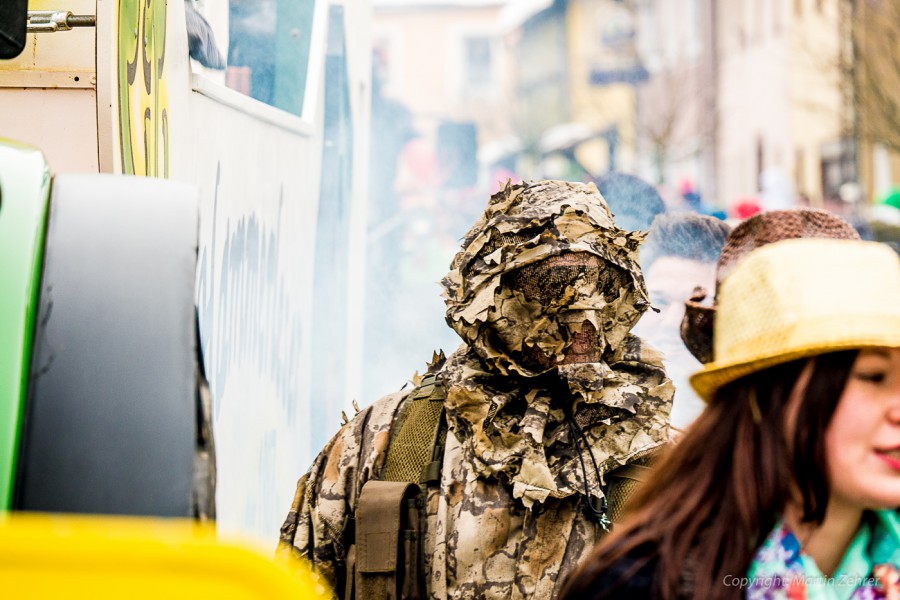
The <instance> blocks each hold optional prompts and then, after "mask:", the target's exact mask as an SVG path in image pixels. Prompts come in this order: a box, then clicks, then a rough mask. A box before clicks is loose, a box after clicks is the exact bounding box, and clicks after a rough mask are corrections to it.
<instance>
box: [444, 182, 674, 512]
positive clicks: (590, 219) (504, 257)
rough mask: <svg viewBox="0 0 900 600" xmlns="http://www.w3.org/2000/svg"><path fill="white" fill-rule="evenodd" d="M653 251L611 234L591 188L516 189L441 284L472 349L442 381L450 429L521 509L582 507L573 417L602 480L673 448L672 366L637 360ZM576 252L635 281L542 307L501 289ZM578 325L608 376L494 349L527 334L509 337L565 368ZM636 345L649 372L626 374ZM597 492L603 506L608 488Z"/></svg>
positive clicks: (573, 288)
mask: <svg viewBox="0 0 900 600" xmlns="http://www.w3.org/2000/svg"><path fill="white" fill-rule="evenodd" d="M643 238H644V234H643V233H641V232H628V231H624V230H622V229H619V228H618V227H617V226H616V225H615V223H614V222H613V217H612V215H611V214H610V212H609V209H608V208H607V206H606V203H605V202H604V200H603V198H602V197H601V196H600V193H599V192H598V191H597V188H596V187H595V186H594V184H592V183H591V184H581V183H570V182H562V181H540V182H536V183H529V182H523V183H519V184H516V185H510V184H508V185H507V186H506V187H505V189H503V190H502V191H501V192H499V193H498V194H495V195H494V196H493V197H492V198H491V201H490V204H489V205H488V208H487V211H486V212H485V214H484V216H483V217H482V218H481V219H479V221H478V222H477V223H476V224H475V225H474V226H473V227H472V228H471V229H470V231H469V232H468V233H467V234H466V236H465V238H464V241H463V247H462V250H461V251H460V252H459V253H458V254H457V255H456V257H455V258H454V260H453V264H452V270H451V271H450V273H449V274H448V275H447V276H446V277H445V278H444V280H443V286H444V298H445V301H446V304H447V322H448V323H449V324H450V326H451V327H453V329H454V330H456V332H457V333H459V334H460V336H461V337H462V338H463V339H464V340H465V341H466V346H465V349H464V350H462V351H461V352H458V353H457V354H455V355H454V356H452V357H451V358H450V360H449V361H448V362H447V364H446V365H445V366H444V368H443V370H442V375H443V379H444V380H445V381H446V383H447V385H448V388H449V390H448V397H447V401H446V403H445V406H446V409H447V418H448V421H449V422H450V426H451V428H452V429H453V430H454V432H455V433H456V434H457V437H459V438H460V439H461V440H463V446H464V448H465V451H466V453H467V456H468V459H469V460H471V462H472V464H473V466H474V468H475V470H476V471H477V472H478V474H479V475H480V476H482V477H486V478H490V477H495V478H498V479H500V480H502V481H506V482H508V483H510V484H511V485H512V486H513V496H514V497H515V498H521V499H522V502H523V503H524V504H525V506H531V505H532V504H533V503H534V502H543V501H544V500H546V498H547V497H548V496H552V497H554V498H563V497H566V496H570V495H572V494H575V493H579V492H580V493H584V491H585V489H587V488H586V485H589V483H588V482H585V481H584V476H583V470H584V469H582V467H581V458H580V457H579V456H578V455H577V453H576V452H575V451H574V445H573V444H572V440H571V439H570V432H569V427H567V423H566V418H565V417H566V415H565V411H566V410H568V411H570V414H571V415H572V416H574V420H575V421H576V422H577V423H578V424H579V425H581V426H582V428H583V430H584V433H585V436H586V438H587V439H586V442H587V444H588V446H589V447H590V448H591V451H592V453H593V455H594V459H595V461H596V462H597V464H598V465H599V466H600V470H601V473H602V472H605V471H607V470H609V469H611V468H614V467H616V466H619V465H621V464H625V463H626V462H627V461H628V460H629V459H631V458H632V457H633V456H635V455H637V454H639V453H641V452H644V451H647V450H649V449H653V448H655V447H657V446H658V445H660V444H661V443H662V442H664V441H665V439H666V436H667V432H668V415H669V411H670V409H671V401H672V393H673V388H672V386H671V384H668V382H667V381H666V382H664V383H663V382H661V381H660V374H661V372H662V371H661V366H660V365H661V364H662V360H661V359H662V357H661V356H660V355H659V354H657V353H655V352H654V351H653V350H652V349H650V348H649V347H647V346H645V347H644V348H643V350H642V351H641V350H638V347H639V346H640V341H639V340H638V339H637V338H635V337H634V336H629V334H628V332H629V330H630V329H631V327H633V326H634V324H635V323H636V322H637V321H638V319H639V318H640V316H641V314H642V313H643V312H644V311H645V310H646V309H647V307H648V306H649V299H648V297H647V291H646V287H645V284H644V279H643V276H642V274H641V271H640V267H639V266H638V262H637V252H638V246H639V244H640V243H641V241H643ZM572 252H581V253H587V254H590V255H594V256H596V257H598V258H599V259H601V261H602V263H603V264H605V265H607V266H612V268H614V269H616V270H617V271H620V272H622V273H624V274H626V276H627V278H626V280H625V281H624V282H623V281H622V280H621V279H614V280H607V281H606V283H607V284H614V285H606V286H604V285H603V282H602V280H601V282H600V283H597V282H593V281H586V280H584V279H576V280H574V281H572V282H570V284H569V285H568V288H567V289H566V290H560V293H559V296H558V298H556V299H554V301H553V302H543V303H542V302H537V301H533V300H531V301H529V300H528V299H527V298H525V297H524V296H523V294H522V293H520V292H519V291H518V290H516V289H510V287H509V285H508V284H507V282H506V280H505V278H504V275H505V274H507V273H510V272H513V271H516V270H519V269H522V268H523V267H526V266H528V265H533V264H536V263H540V262H541V261H544V260H546V259H548V258H550V257H555V256H559V255H560V254H563V253H572ZM571 314H575V315H577V318H576V319H575V321H579V322H580V321H583V320H585V321H588V322H590V323H591V324H593V325H594V327H595V328H596V329H597V330H598V331H600V332H601V338H602V340H603V342H602V343H603V344H604V345H605V348H604V352H603V356H602V358H601V360H600V361H599V362H592V363H580V364H562V365H559V366H555V367H551V368H548V369H544V370H542V371H541V370H536V369H534V368H533V367H532V366H530V365H527V364H523V361H522V359H521V358H520V356H521V354H518V353H513V352H511V350H510V348H508V347H505V344H503V343H498V335H497V327H498V325H497V323H498V322H502V323H503V327H504V328H505V329H511V328H513V329H514V328H518V330H519V331H518V332H517V334H516V333H514V334H510V333H509V332H508V331H504V332H502V337H503V339H505V340H509V339H513V340H516V341H521V344H522V345H523V346H533V347H536V348H538V349H539V350H541V351H542V352H543V353H544V354H546V355H547V356H548V357H549V358H550V359H551V362H552V359H555V360H556V361H557V362H558V361H560V360H561V359H562V358H563V353H564V352H565V350H566V348H567V347H568V346H569V345H570V344H571V343H572V337H571V336H570V335H567V328H566V327H565V326H561V322H563V321H566V320H570V319H568V315H571ZM511 323H512V324H513V325H510V324H511ZM626 340H627V343H628V344H629V345H631V346H632V348H631V350H632V355H641V356H642V360H643V361H645V362H644V365H639V364H622V363H620V362H618V359H620V358H621V356H622V354H621V353H619V354H618V355H617V354H616V351H617V350H618V349H620V348H621V347H622V346H623V345H624V344H626ZM521 349H522V348H519V350H521ZM512 350H516V349H515V348H513V349H512ZM644 366H646V367H648V368H644ZM590 487H592V488H593V490H592V494H593V495H596V496H601V495H602V492H601V491H600V490H599V486H598V485H593V486H590Z"/></svg>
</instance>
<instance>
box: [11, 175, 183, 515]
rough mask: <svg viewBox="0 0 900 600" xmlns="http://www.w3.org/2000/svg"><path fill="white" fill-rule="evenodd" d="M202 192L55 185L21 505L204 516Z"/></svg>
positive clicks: (76, 180)
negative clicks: (196, 497)
mask: <svg viewBox="0 0 900 600" xmlns="http://www.w3.org/2000/svg"><path fill="white" fill-rule="evenodd" d="M196 245H197V201H196V191H195V189H194V188H193V187H191V186H187V185H184V184H178V183H174V182H170V181H163V180H155V179H147V178H135V177H124V176H112V175H68V176H58V177H56V179H55V180H54V182H53V190H52V194H51V200H50V217H49V223H48V230H47V243H46V257H45V264H44V273H43V280H42V283H41V297H40V304H39V312H38V316H37V322H38V325H37V327H36V332H35V345H34V351H33V356H32V367H31V372H32V376H31V377H32V379H31V382H30V389H29V401H28V406H27V408H26V424H25V427H24V429H23V439H22V443H21V454H20V459H19V474H18V480H17V487H16V503H15V504H16V508H18V509H21V510H41V511H60V512H87V513H109V514H139V515H159V516H190V515H191V482H192V472H193V464H194V463H193V461H194V447H195V437H196V434H195V419H196V411H195V380H194V376H195V372H194V366H195V360H196V353H195V328H194V294H193V290H194V270H195V266H196Z"/></svg>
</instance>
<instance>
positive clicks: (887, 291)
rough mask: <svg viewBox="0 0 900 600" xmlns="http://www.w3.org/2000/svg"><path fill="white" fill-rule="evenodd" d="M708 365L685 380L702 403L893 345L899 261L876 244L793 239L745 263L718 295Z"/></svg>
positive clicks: (898, 336)
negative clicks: (787, 368) (809, 364)
mask: <svg viewBox="0 0 900 600" xmlns="http://www.w3.org/2000/svg"><path fill="white" fill-rule="evenodd" d="M717 304H718V309H717V312H716V316H715V328H714V334H713V335H714V338H713V349H714V360H713V361H712V362H710V363H707V364H706V365H705V366H704V368H703V370H701V371H699V372H698V373H695V374H694V375H693V376H692V377H691V385H692V386H693V388H694V389H695V390H696V391H697V393H698V394H699V395H700V397H702V398H703V399H704V400H706V401H707V402H708V401H710V400H711V399H712V397H713V396H714V395H715V393H716V390H718V389H719V388H721V387H722V386H723V385H725V384H727V383H730V382H732V381H734V380H736V379H738V378H740V377H743V376H745V375H749V374H750V373H754V372H756V371H760V370H762V369H766V368H768V367H771V366H774V365H777V364H781V363H785V362H788V361H791V360H795V359H798V358H804V357H808V356H814V355H816V354H822V353H825V352H834V351H837V350H848V349H853V348H873V347H898V346H900V258H898V256H897V254H896V253H895V252H894V251H893V250H891V249H890V248H888V247H887V246H885V245H883V244H877V243H874V242H860V241H852V240H834V239H793V240H784V241H780V242H775V243H773V244H768V245H766V246H764V247H762V248H759V249H757V250H754V251H753V252H751V253H750V254H748V255H747V256H746V258H744V259H743V260H742V261H741V262H740V263H739V264H738V265H737V266H736V268H735V269H734V270H733V271H732V272H731V274H730V275H728V276H727V277H726V278H725V279H724V281H723V282H722V285H721V287H720V289H719V293H718V303H717Z"/></svg>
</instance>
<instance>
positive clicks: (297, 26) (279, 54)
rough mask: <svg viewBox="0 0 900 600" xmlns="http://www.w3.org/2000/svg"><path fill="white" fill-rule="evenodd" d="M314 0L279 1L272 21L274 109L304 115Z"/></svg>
mask: <svg viewBox="0 0 900 600" xmlns="http://www.w3.org/2000/svg"><path fill="white" fill-rule="evenodd" d="M315 8H316V3H315V0H279V2H278V8H277V13H276V14H277V19H276V21H275V102H274V104H275V106H277V107H278V108H280V109H282V110H286V111H288V112H289V113H293V114H295V115H298V116H299V115H300V114H301V113H302V112H303V101H304V92H305V90H306V76H307V73H308V71H309V58H310V49H311V48H310V43H311V38H312V28H313V14H314V13H315Z"/></svg>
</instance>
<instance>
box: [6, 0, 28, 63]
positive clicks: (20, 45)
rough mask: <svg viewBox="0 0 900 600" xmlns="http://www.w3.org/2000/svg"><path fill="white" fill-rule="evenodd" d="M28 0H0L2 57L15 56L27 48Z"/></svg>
mask: <svg viewBox="0 0 900 600" xmlns="http://www.w3.org/2000/svg"><path fill="white" fill-rule="evenodd" d="M27 14H28V0H2V2H0V58H15V57H17V56H18V55H19V54H21V53H22V50H23V49H24V48H25V22H26V20H27V18H26V17H27Z"/></svg>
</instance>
